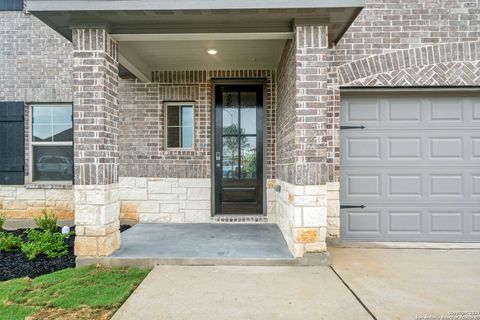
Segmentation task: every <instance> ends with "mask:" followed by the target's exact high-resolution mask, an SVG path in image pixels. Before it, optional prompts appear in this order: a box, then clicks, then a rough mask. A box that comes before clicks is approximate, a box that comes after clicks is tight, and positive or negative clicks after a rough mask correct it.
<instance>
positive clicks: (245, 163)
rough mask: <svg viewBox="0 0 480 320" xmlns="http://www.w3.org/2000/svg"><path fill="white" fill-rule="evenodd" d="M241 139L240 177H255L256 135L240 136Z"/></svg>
mask: <svg viewBox="0 0 480 320" xmlns="http://www.w3.org/2000/svg"><path fill="white" fill-rule="evenodd" d="M241 139H242V140H241V143H242V145H241V147H242V159H241V161H240V163H241V170H240V172H241V178H242V179H255V178H256V177H257V137H241Z"/></svg>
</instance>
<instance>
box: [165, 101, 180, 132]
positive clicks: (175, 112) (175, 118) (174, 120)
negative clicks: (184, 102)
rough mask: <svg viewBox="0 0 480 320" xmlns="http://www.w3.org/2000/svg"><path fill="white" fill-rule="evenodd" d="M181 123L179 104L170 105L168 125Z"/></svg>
mask: <svg viewBox="0 0 480 320" xmlns="http://www.w3.org/2000/svg"><path fill="white" fill-rule="evenodd" d="M179 125H180V108H179V107H178V106H168V113H167V126H169V127H170V126H179Z"/></svg>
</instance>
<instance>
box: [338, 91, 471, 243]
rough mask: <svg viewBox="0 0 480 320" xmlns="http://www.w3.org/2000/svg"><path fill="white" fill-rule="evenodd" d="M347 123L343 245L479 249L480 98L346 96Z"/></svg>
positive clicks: (344, 131) (344, 115)
mask: <svg viewBox="0 0 480 320" xmlns="http://www.w3.org/2000/svg"><path fill="white" fill-rule="evenodd" d="M340 119H341V126H342V129H341V131H340V132H341V146H340V148H341V154H340V156H341V160H340V172H341V178H340V180H341V187H340V188H341V191H340V192H341V200H340V202H341V205H342V209H341V236H342V238H343V239H346V240H366V241H438V242H479V241H480V95H477V94H472V93H468V94H466V93H464V94H459V93H456V94H454V93H449V94H441V93H429V94H422V95H419V94H412V93H397V94H388V95H386V94H376V95H359V94H357V95H352V94H350V95H342V102H341V111H340ZM362 126H364V128H363V129H362V128H361V127H362ZM361 206H364V207H363V208H362V207H361Z"/></svg>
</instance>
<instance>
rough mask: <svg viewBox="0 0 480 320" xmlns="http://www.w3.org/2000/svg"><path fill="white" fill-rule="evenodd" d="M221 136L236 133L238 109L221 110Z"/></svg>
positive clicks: (225, 108)
mask: <svg viewBox="0 0 480 320" xmlns="http://www.w3.org/2000/svg"><path fill="white" fill-rule="evenodd" d="M222 132H223V134H237V133H238V108H237V107H235V108H227V107H224V108H223V129H222Z"/></svg>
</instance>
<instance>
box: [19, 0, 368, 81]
mask: <svg viewBox="0 0 480 320" xmlns="http://www.w3.org/2000/svg"><path fill="white" fill-rule="evenodd" d="M364 5H365V0H294V1H292V0H276V1H272V0H242V1H238V0H222V1H218V0H176V1H158V0H135V1H126V0H28V1H27V10H28V11H29V12H31V13H32V14H34V15H35V16H37V17H38V18H39V19H40V20H42V21H43V22H45V23H46V24H47V25H49V26H50V27H52V28H53V29H54V30H56V31H57V32H59V33H60V34H62V35H63V36H64V37H66V38H67V39H71V37H72V32H71V28H74V27H78V28H81V27H107V28H108V29H109V30H110V32H111V34H112V35H113V37H114V38H116V39H117V41H119V47H120V64H121V65H122V67H124V69H127V70H128V71H129V72H131V73H132V74H133V75H135V76H136V77H137V78H139V79H141V80H142V81H145V82H148V81H149V78H150V74H151V71H153V70H155V69H157V70H173V69H176V70H198V69H217V68H218V69H220V68H229V69H252V68H256V69H259V68H266V69H274V68H276V67H277V65H278V61H279V59H280V55H281V53H282V50H283V46H284V43H285V40H286V39H288V38H291V36H292V31H293V26H294V25H295V24H306V23H315V24H321V25H325V26H328V32H329V41H330V42H331V43H336V42H337V41H338V40H339V39H340V38H341V36H342V35H343V33H344V32H345V31H346V29H347V28H348V27H349V25H350V23H351V22H352V21H353V19H354V18H355V17H356V16H357V15H358V13H359V12H360V10H361V8H363V7H364ZM210 48H214V49H216V50H217V51H218V54H217V55H216V56H210V55H208V54H207V53H206V51H207V50H208V49H210ZM124 69H123V68H122V70H124Z"/></svg>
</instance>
